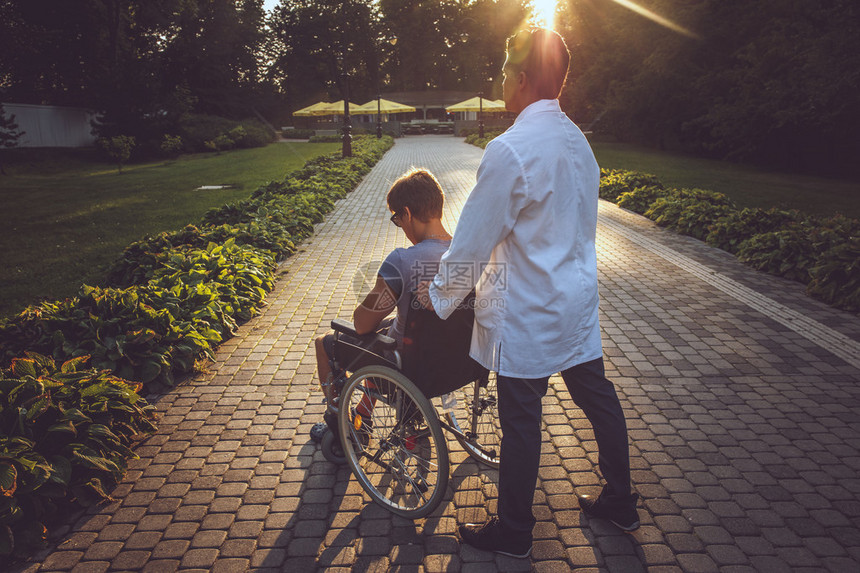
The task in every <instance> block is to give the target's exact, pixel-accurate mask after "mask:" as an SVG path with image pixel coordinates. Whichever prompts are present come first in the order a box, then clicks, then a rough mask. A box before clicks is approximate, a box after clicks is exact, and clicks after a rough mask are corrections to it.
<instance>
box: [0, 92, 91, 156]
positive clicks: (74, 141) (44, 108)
mask: <svg viewBox="0 0 860 573" xmlns="http://www.w3.org/2000/svg"><path fill="white" fill-rule="evenodd" d="M3 111H4V113H5V114H6V117H7V118H8V117H11V116H13V115H14V116H15V123H17V124H18V131H24V132H26V133H24V135H22V136H21V138H20V139H19V140H18V147H86V146H88V145H92V144H93V143H94V142H95V140H96V138H95V136H94V135H92V134H91V133H90V131H91V130H92V126H91V125H90V120H92V119H93V118H94V117H95V114H94V113H93V112H91V111H89V110H86V109H83V108H77V107H59V106H52V105H30V104H21V103H4V104H3Z"/></svg>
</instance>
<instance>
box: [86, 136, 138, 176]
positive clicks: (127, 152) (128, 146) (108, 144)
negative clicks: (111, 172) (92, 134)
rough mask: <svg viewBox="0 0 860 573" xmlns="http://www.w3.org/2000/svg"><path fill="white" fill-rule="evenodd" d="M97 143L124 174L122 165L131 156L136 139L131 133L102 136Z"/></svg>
mask: <svg viewBox="0 0 860 573" xmlns="http://www.w3.org/2000/svg"><path fill="white" fill-rule="evenodd" d="M96 144H97V145H98V146H99V148H100V149H101V150H102V152H104V154H105V155H106V156H107V157H108V158H109V159H110V160H111V161H113V162H114V163H116V166H117V170H118V171H119V173H120V175H121V174H122V165H123V163H125V162H126V161H128V160H129V158H130V157H131V150H132V149H134V146H135V140H134V137H132V136H130V135H115V136H113V137H102V138H100V139H99V140H98V141H97V142H96Z"/></svg>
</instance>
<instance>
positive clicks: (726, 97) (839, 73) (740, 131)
mask: <svg viewBox="0 0 860 573" xmlns="http://www.w3.org/2000/svg"><path fill="white" fill-rule="evenodd" d="M566 4H567V7H566V9H563V10H561V12H560V21H559V24H558V28H559V30H560V31H561V32H562V34H563V35H564V36H565V37H566V39H567V41H568V45H569V46H570V47H571V48H572V51H573V64H572V66H571V74H570V77H569V79H568V85H567V88H566V91H565V94H564V96H563V98H562V105H563V107H564V108H565V109H566V110H568V111H569V112H572V113H573V114H574V116H575V117H576V119H577V122H578V123H581V124H583V125H586V126H592V127H591V128H592V129H594V130H595V131H598V132H602V133H611V134H614V135H615V136H616V137H618V138H619V139H621V140H624V141H632V142H636V143H643V144H646V145H651V146H659V147H661V148H667V149H673V150H683V151H688V152H695V153H705V154H708V155H712V156H715V157H719V158H726V159H732V160H742V161H754V162H760V163H767V164H770V165H774V166H778V167H781V168H790V169H793V170H794V169H804V170H809V171H815V172H818V173H826V174H832V173H833V172H835V171H836V172H838V171H843V172H845V171H848V170H853V172H855V173H856V172H857V169H858V166H857V162H856V159H855V158H856V157H857V156H858V154H860V138H858V137H857V135H856V134H857V129H858V126H860V99H858V98H856V97H852V96H851V95H850V94H854V93H857V91H858V89H860V4H858V3H857V2H856V1H855V0H805V1H803V2H786V1H785V0H760V1H758V2H747V1H744V0H698V1H696V2H682V1H680V0H641V1H639V2H637V4H639V5H641V6H642V7H644V8H645V9H647V10H651V11H653V12H655V13H657V14H659V15H660V16H663V17H666V18H668V19H669V20H671V21H672V22H673V23H674V24H675V25H677V27H676V28H674V29H672V28H670V27H667V26H661V25H659V24H657V23H655V22H654V21H652V20H649V19H648V18H646V17H644V16H643V15H641V14H638V13H635V12H633V11H632V10H629V9H627V8H626V7H624V6H622V5H621V3H616V2H612V1H610V0H596V1H595V0H572V1H571V2H569V3H566Z"/></svg>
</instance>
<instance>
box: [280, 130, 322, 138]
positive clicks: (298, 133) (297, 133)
mask: <svg viewBox="0 0 860 573" xmlns="http://www.w3.org/2000/svg"><path fill="white" fill-rule="evenodd" d="M313 136H314V130H312V129H282V130H281V137H283V138H284V139H310V138H311V137H313Z"/></svg>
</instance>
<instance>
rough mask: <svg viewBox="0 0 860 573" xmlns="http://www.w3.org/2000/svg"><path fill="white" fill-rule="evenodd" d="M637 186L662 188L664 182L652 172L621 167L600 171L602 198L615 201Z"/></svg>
mask: <svg viewBox="0 0 860 573" xmlns="http://www.w3.org/2000/svg"><path fill="white" fill-rule="evenodd" d="M637 187H658V188H662V187H663V184H662V183H660V180H659V179H657V177H656V176H654V175H651V174H650V173H639V172H638V171H624V170H621V169H608V170H607V169H601V171H600V190H599V194H600V198H601V199H605V200H606V201H611V202H613V203H615V202H616V201H618V197H619V196H620V195H621V194H622V193H626V192H628V191H633V190H634V189H636V188H637Z"/></svg>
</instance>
